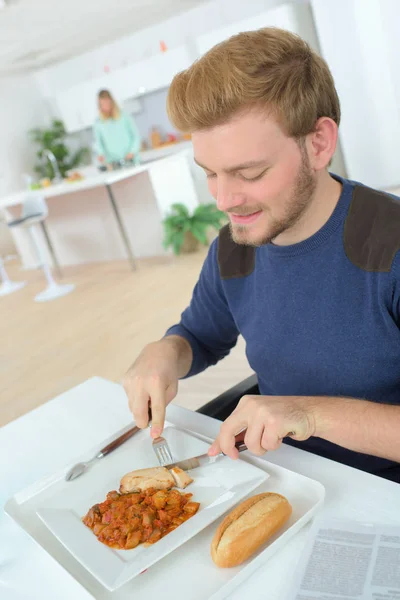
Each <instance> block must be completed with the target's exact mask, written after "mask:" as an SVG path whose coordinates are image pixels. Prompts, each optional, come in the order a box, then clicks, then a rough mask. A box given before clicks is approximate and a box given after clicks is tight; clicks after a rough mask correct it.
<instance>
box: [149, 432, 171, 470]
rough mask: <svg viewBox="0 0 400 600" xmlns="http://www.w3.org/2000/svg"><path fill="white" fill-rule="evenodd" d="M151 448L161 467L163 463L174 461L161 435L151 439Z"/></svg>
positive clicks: (168, 463) (167, 463)
mask: <svg viewBox="0 0 400 600" xmlns="http://www.w3.org/2000/svg"><path fill="white" fill-rule="evenodd" d="M153 449H154V452H155V454H156V456H157V460H158V462H159V464H160V466H161V467H164V466H165V465H170V464H171V463H173V462H174V457H173V456H172V452H171V450H170V448H169V446H168V442H167V440H166V439H165V438H163V437H161V436H160V437H157V438H155V439H154V440H153Z"/></svg>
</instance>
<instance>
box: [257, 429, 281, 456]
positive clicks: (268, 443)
mask: <svg viewBox="0 0 400 600" xmlns="http://www.w3.org/2000/svg"><path fill="white" fill-rule="evenodd" d="M281 444H282V438H281V437H280V436H279V433H278V432H277V431H276V429H275V428H272V427H265V429H264V434H263V436H262V440H261V445H262V447H263V448H265V449H266V450H277V449H278V448H279V446H280V445H281Z"/></svg>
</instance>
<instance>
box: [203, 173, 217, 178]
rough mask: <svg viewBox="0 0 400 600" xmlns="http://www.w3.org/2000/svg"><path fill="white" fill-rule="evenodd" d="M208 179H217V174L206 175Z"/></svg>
mask: <svg viewBox="0 0 400 600" xmlns="http://www.w3.org/2000/svg"><path fill="white" fill-rule="evenodd" d="M206 176H207V179H213V178H214V177H216V176H217V175H216V173H206Z"/></svg>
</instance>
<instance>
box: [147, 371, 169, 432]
mask: <svg viewBox="0 0 400 600" xmlns="http://www.w3.org/2000/svg"><path fill="white" fill-rule="evenodd" d="M166 395H167V389H166V387H165V384H163V382H162V381H161V380H158V381H157V382H154V383H153V385H152V387H151V389H150V403H151V412H152V422H151V437H153V438H156V437H158V436H160V435H161V434H162V431H163V429H164V421H165V407H166Z"/></svg>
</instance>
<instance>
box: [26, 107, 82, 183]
mask: <svg viewBox="0 0 400 600" xmlns="http://www.w3.org/2000/svg"><path fill="white" fill-rule="evenodd" d="M29 133H30V137H31V139H32V141H33V142H35V143H36V144H37V145H38V146H39V149H38V151H37V152H36V156H37V158H38V159H39V162H38V163H37V165H36V166H35V171H36V173H37V174H38V175H39V177H40V178H48V179H50V180H52V179H53V178H54V176H55V173H54V169H53V165H52V164H51V163H50V162H49V161H48V160H45V158H44V155H43V152H44V151H45V150H50V151H51V152H52V153H53V154H54V156H55V159H56V161H57V164H58V168H59V169H60V173H61V175H62V177H65V176H66V174H67V172H68V171H69V170H70V169H74V168H75V167H77V166H79V165H81V164H84V163H85V162H86V161H87V159H88V157H89V149H88V148H79V149H78V150H77V151H76V152H74V153H73V154H72V155H71V152H70V150H69V148H68V147H67V146H66V144H65V138H66V135H67V132H66V131H65V127H64V123H63V122H62V121H59V120H57V119H54V120H53V121H52V123H51V127H49V128H48V129H40V128H36V129H31V131H30V132H29Z"/></svg>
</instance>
